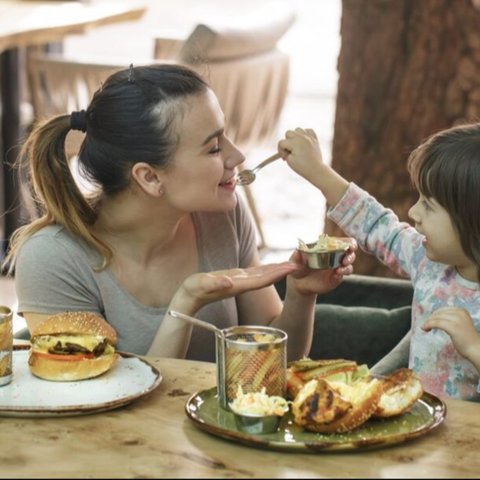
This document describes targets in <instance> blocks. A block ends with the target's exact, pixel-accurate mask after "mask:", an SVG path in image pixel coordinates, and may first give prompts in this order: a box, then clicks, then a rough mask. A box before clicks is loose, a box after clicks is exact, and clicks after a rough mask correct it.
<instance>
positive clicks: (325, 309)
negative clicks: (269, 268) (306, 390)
mask: <svg viewBox="0 0 480 480" xmlns="http://www.w3.org/2000/svg"><path fill="white" fill-rule="evenodd" d="M276 288H277V290H278V292H279V294H280V296H281V297H282V298H284V295H285V281H282V282H279V283H278V284H277V285H276ZM412 297H413V288H412V285H411V283H410V282H409V281H407V280H401V279H390V278H381V277H373V276H366V275H350V276H348V277H345V279H344V281H343V282H342V284H341V285H339V287H337V288H336V289H335V290H333V291H332V292H330V293H328V294H326V295H319V296H318V299H317V305H316V307H315V325H314V334H313V341H312V346H311V349H310V353H309V357H310V358H313V359H323V358H348V359H351V360H355V361H356V362H357V363H359V364H362V363H366V364H367V365H368V366H369V367H370V368H372V367H373V366H374V365H376V364H377V362H379V361H380V360H382V359H383V362H382V365H381V366H380V365H379V366H378V368H375V369H374V371H375V373H386V371H389V370H393V369H395V368H400V367H401V366H407V363H408V337H407V338H405V336H406V335H407V334H408V332H409V330H410V323H411V319H410V317H411V303H412ZM402 340H404V341H403V343H401V341H402ZM399 344H401V347H402V348H401V351H400V352H399V351H398V349H397V350H396V351H395V347H397V345H399ZM392 351H394V355H393V356H390V355H389V354H390V353H391V352H392ZM387 355H388V356H387ZM386 356H387V358H385V357H386ZM380 367H381V368H380Z"/></svg>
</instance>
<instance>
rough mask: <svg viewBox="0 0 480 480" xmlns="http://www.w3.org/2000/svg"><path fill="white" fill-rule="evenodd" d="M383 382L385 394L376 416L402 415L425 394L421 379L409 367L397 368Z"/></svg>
mask: <svg viewBox="0 0 480 480" xmlns="http://www.w3.org/2000/svg"><path fill="white" fill-rule="evenodd" d="M381 382H382V387H383V394H382V396H381V397H380V401H379V402H378V407H377V409H376V411H375V413H374V416H375V417H381V418H385V417H393V416H395V415H401V414H402V413H405V412H406V411H407V410H408V409H410V408H411V406H412V405H413V404H414V403H415V402H416V401H417V400H418V399H419V398H420V397H421V396H422V395H423V387H422V383H421V381H420V379H419V378H418V377H417V375H416V374H415V373H414V372H413V371H412V370H410V369H408V368H401V369H399V370H396V371H395V372H393V373H392V374H391V375H389V376H388V377H386V378H384V379H382V380H381Z"/></svg>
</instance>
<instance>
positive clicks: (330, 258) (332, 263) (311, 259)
mask: <svg viewBox="0 0 480 480" xmlns="http://www.w3.org/2000/svg"><path fill="white" fill-rule="evenodd" d="M315 245H316V244H315V243H307V247H308V248H313V247H314V246H315ZM349 248H350V245H345V247H342V248H340V249H337V250H329V251H324V252H306V251H304V250H302V249H300V248H298V249H297V250H298V251H299V252H300V254H301V255H302V258H303V261H304V262H305V263H306V264H307V265H308V266H309V267H310V268H316V269H326V268H337V267H339V266H340V265H341V264H342V257H343V256H344V255H345V252H346V251H347V250H348V249H349Z"/></svg>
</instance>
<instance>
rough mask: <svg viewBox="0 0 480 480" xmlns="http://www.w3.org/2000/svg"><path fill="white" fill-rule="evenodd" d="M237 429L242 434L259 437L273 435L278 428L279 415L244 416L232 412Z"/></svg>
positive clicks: (280, 418)
mask: <svg viewBox="0 0 480 480" xmlns="http://www.w3.org/2000/svg"><path fill="white" fill-rule="evenodd" d="M233 415H234V417H235V424H236V425H237V428H238V429H239V430H240V431H241V432H244V433H250V434H252V435H260V434H264V433H275V432H276V431H277V430H278V428H279V427H280V421H281V420H282V417H281V416H280V415H245V414H240V413H235V412H233Z"/></svg>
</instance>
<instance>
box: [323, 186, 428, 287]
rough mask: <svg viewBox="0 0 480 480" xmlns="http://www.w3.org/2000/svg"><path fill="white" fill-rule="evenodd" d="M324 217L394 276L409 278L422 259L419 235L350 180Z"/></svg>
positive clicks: (422, 250) (423, 253) (412, 275)
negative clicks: (340, 197)
mask: <svg viewBox="0 0 480 480" xmlns="http://www.w3.org/2000/svg"><path fill="white" fill-rule="evenodd" d="M327 214H328V217H329V218H330V219H331V220H333V221H334V222H335V223H336V224H337V225H338V226H339V227H340V228H342V229H343V230H344V232H345V233H346V234H347V235H349V236H351V237H353V238H355V239H356V240H357V242H358V245H359V247H360V248H362V249H363V250H365V251H367V252H369V253H372V254H373V255H375V256H376V257H377V258H378V259H379V260H380V261H381V262H382V263H384V264H385V265H386V266H387V267H389V268H390V269H391V270H392V271H394V272H395V273H396V274H397V275H401V276H404V277H405V276H408V277H410V278H411V279H412V280H413V279H414V277H415V272H416V270H417V268H418V265H419V263H420V262H421V261H422V260H423V259H424V258H425V250H424V248H423V246H422V236H421V235H420V234H419V233H418V232H417V231H416V230H415V228H413V227H412V226H411V225H409V224H408V223H406V222H400V221H399V219H398V217H397V216H396V215H395V213H394V212H393V211H392V210H390V209H388V208H385V207H384V206H383V205H381V204H380V203H379V202H377V200H376V199H375V198H374V197H372V196H371V195H369V194H368V193H367V192H365V191H364V190H362V189H361V188H360V187H358V186H357V185H355V184H354V183H350V185H349V187H348V189H347V191H346V193H345V195H344V196H343V198H342V199H341V200H340V201H339V202H338V203H337V205H335V207H332V208H329V209H328V212H327Z"/></svg>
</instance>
